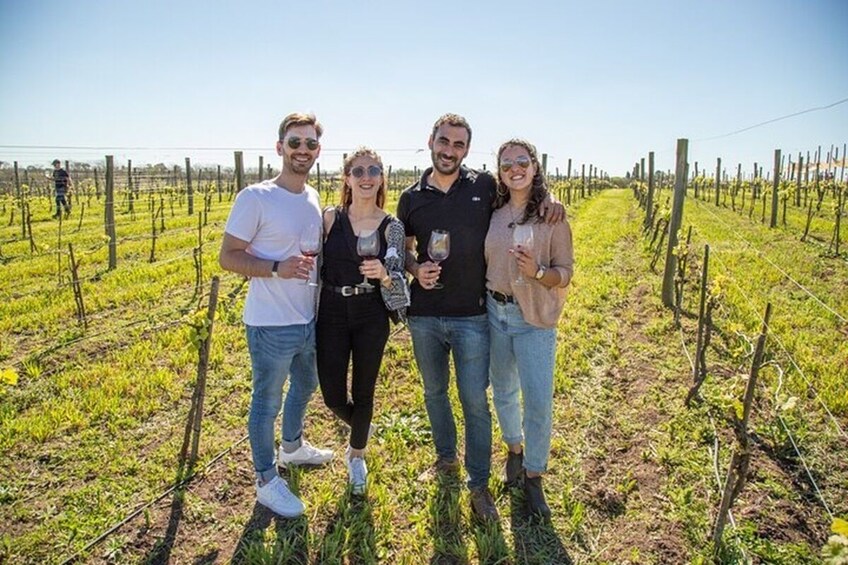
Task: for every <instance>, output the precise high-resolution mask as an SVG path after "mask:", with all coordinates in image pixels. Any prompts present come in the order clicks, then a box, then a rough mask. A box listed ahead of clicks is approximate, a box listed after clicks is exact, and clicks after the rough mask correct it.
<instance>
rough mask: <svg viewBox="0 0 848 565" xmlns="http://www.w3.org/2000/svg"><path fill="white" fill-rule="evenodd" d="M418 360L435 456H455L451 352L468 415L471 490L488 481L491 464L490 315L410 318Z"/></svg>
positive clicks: (467, 451) (465, 412)
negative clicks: (489, 393)
mask: <svg viewBox="0 0 848 565" xmlns="http://www.w3.org/2000/svg"><path fill="white" fill-rule="evenodd" d="M409 331H410V333H411V334H412V347H413V350H414V352H415V361H416V363H417V364H418V370H419V371H421V377H422V380H423V381H424V405H425V406H426V407H427V416H428V417H429V418H430V427H431V428H432V430H433V442H434V443H435V444H436V454H437V455H438V456H439V457H440V458H444V459H455V458H456V422H455V421H454V418H453V410H452V408H451V404H450V399H449V398H448V384H449V382H450V369H449V366H448V357H449V355H450V353H451V352H453V362H454V366H455V367H456V386H457V390H458V391H459V401H460V404H462V414H463V416H464V417H465V469H466V471H467V472H468V486H469V487H470V488H480V487H484V486H486V485H487V484H488V482H489V472H490V470H491V466H492V461H491V459H492V414H491V412H490V411H489V400H488V398H487V396H486V389H487V388H488V386H489V325H488V322H487V321H486V315H485V314H481V315H479V316H467V317H435V316H410V318H409Z"/></svg>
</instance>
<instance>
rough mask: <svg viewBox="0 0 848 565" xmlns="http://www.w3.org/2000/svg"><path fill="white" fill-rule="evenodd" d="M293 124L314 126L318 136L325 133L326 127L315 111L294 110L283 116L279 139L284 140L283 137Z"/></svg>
mask: <svg viewBox="0 0 848 565" xmlns="http://www.w3.org/2000/svg"><path fill="white" fill-rule="evenodd" d="M292 126H314V127H315V134H316V135H317V136H318V138H319V139H320V138H321V134H322V133H324V127H323V126H322V125H321V122H319V121H318V118H316V117H315V114H313V113H311V112H310V113H308V114H305V113H302V112H293V113H291V114H289V115H288V116H286V117H285V118H283V121H282V122H280V132H279V139H280V141H282V140H283V137H285V135H286V131H287V130H288V129H289V128H290V127H292Z"/></svg>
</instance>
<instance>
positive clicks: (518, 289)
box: [486, 139, 574, 518]
mask: <svg viewBox="0 0 848 565" xmlns="http://www.w3.org/2000/svg"><path fill="white" fill-rule="evenodd" d="M541 169H542V168H541V166H540V165H539V158H538V154H537V153H536V148H535V147H534V146H533V145H531V144H530V143H528V142H527V141H524V140H521V139H511V140H509V141H507V142H506V143H504V144H503V145H501V147H500V149H499V150H498V196H497V198H496V199H495V212H494V214H492V221H491V223H490V224H489V233H488V234H487V235H486V290H487V292H488V298H487V300H486V308H487V310H488V314H489V339H490V340H491V349H490V351H491V364H490V371H489V374H490V378H491V381H492V393H493V399H494V404H495V411H496V412H497V415H498V423H499V424H500V428H501V433H502V434H503V440H504V442H505V443H506V444H507V446H508V449H509V452H508V454H507V461H506V479H505V483H506V484H507V485H509V486H519V485H521V483H522V482H523V487H524V492H525V499H526V502H527V505H528V507H529V510H530V512H532V513H534V514H538V515H541V516H542V517H544V518H549V517H550V515H551V511H550V508H549V507H548V504H547V502H546V501H545V493H544V491H543V490H542V473H544V472H545V471H546V470H547V464H548V454H549V452H550V447H551V420H552V413H553V408H552V403H553V389H554V366H555V360H556V341H557V340H556V332H557V324H558V323H559V318H560V315H561V314H562V310H563V306H564V304H565V294H566V287H567V286H568V284H569V283H570V282H571V276H572V274H573V272H574V249H573V247H572V243H571V228H570V227H569V225H568V222H567V221H563V222H560V223H557V224H546V223H545V222H544V218H543V217H542V214H541V211H540V207H541V204H542V202H543V201H544V200H545V199H546V198H547V197H548V194H549V192H548V187H547V185H546V182H545V177H544V175H543V174H542V170H541ZM522 234H525V235H522ZM516 236H517V237H516ZM522 444H524V445H522ZM525 446H526V448H525Z"/></svg>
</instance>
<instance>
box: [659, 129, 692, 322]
mask: <svg viewBox="0 0 848 565" xmlns="http://www.w3.org/2000/svg"><path fill="white" fill-rule="evenodd" d="M688 153H689V140H688V139H678V140H677V168H676V170H675V178H674V201H673V203H672V207H671V219H670V220H669V223H668V247H667V251H666V255H665V271H664V272H663V285H662V301H663V304H664V305H665V306H666V307H667V308H671V307H673V305H674V273H675V267H676V266H677V263H676V260H675V256H674V248H675V247H677V232H678V230H679V229H680V223H681V221H682V219H683V199H684V197H685V196H686V160H687V158H688Z"/></svg>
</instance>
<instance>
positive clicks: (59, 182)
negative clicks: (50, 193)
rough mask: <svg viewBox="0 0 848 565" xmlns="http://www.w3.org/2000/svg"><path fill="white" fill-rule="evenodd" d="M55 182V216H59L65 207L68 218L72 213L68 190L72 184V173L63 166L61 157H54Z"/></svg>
mask: <svg viewBox="0 0 848 565" xmlns="http://www.w3.org/2000/svg"><path fill="white" fill-rule="evenodd" d="M53 184H54V186H55V190H56V215H55V216H53V217H54V218H58V217H59V215H60V214H61V213H62V208H64V209H65V217H66V218H67V217H68V216H70V215H71V205H70V203H69V202H68V190H69V189H70V188H71V184H72V183H71V175H69V174H68V171H66V170H65V169H63V168H62V162H61V161H59V159H53Z"/></svg>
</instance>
